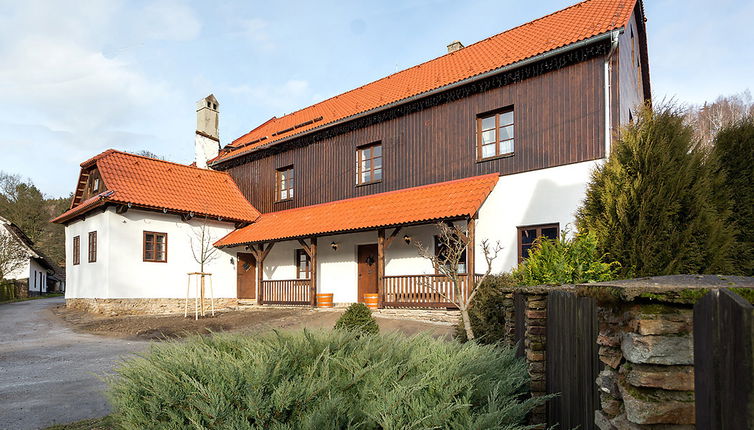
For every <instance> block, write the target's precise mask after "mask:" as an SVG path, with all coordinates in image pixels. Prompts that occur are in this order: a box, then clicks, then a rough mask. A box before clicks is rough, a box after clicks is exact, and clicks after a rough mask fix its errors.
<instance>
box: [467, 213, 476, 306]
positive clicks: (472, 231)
mask: <svg viewBox="0 0 754 430" xmlns="http://www.w3.org/2000/svg"><path fill="white" fill-rule="evenodd" d="M467 229H468V232H469V243H468V245H466V276H468V279H467V281H466V282H467V284H466V295H467V297H468V295H469V294H471V287H472V285H474V280H475V276H474V275H475V274H476V219H475V218H473V217H472V218H469V220H468V225H467Z"/></svg>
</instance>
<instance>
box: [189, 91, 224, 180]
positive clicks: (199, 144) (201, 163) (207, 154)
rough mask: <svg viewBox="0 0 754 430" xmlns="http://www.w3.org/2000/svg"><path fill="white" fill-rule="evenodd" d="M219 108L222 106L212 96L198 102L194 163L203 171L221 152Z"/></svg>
mask: <svg viewBox="0 0 754 430" xmlns="http://www.w3.org/2000/svg"><path fill="white" fill-rule="evenodd" d="M219 108H220V104H219V103H218V102H217V99H216V98H215V96H214V95H212V94H210V95H208V96H207V97H205V98H203V99H201V100H199V101H198V102H196V137H195V138H194V161H195V162H196V166H197V167H199V168H202V169H206V168H207V161H208V160H211V159H213V158H215V157H217V154H218V153H219V152H220V132H219V129H218V122H219V116H220V114H219V112H220V111H219Z"/></svg>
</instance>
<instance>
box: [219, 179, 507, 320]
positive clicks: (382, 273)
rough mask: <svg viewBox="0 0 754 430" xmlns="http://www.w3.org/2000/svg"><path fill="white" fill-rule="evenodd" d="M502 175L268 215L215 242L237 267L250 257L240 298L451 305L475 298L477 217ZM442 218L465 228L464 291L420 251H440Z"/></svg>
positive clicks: (289, 303)
mask: <svg viewBox="0 0 754 430" xmlns="http://www.w3.org/2000/svg"><path fill="white" fill-rule="evenodd" d="M497 180H498V176H497V175H495V174H493V175H484V176H479V177H475V178H467V179H462V180H457V181H450V182H446V183H440V184H432V185H426V186H421V187H416V188H409V189H404V190H400V191H393V192H386V193H381V194H374V195H368V196H363V197H357V198H353V199H347V200H341V201H336V202H331V203H325V204H320V205H314V206H306V207H301V208H296V209H289V210H283V211H280V212H273V213H268V214H263V215H262V216H261V217H260V218H259V219H258V220H257V221H256V222H255V223H253V224H251V225H249V226H247V227H244V228H242V229H239V230H236V231H234V232H232V233H230V234H229V235H227V236H226V237H224V238H223V239H221V240H219V241H218V242H217V243H216V244H215V245H216V246H218V247H222V248H225V249H226V252H229V253H231V254H232V253H233V251H236V255H237V256H238V261H239V263H240V262H241V261H242V255H248V256H251V257H249V258H246V259H244V260H243V261H244V266H243V267H244V268H245V270H246V273H245V274H244V273H241V269H240V268H239V296H238V297H239V298H244V299H249V298H251V295H252V294H254V299H255V300H256V303H257V304H258V305H286V306H312V307H314V306H317V301H316V297H317V294H318V293H320V294H333V302H335V303H336V304H348V303H353V302H364V301H365V300H364V297H365V294H376V295H377V297H378V305H379V307H380V308H413V309H422V308H423V309H443V308H445V309H448V308H451V309H452V308H455V307H456V305H455V304H454V303H453V302H454V301H457V298H458V297H457V295H462V296H465V295H468V294H469V291H468V290H469V285H470V284H471V281H473V278H472V276H473V275H470V274H473V273H475V270H474V269H475V266H476V264H475V262H476V261H477V260H479V259H478V258H477V254H478V253H477V249H478V248H479V244H478V243H477V242H476V240H475V230H476V224H477V217H478V213H479V209H480V207H481V206H482V204H483V203H484V202H485V200H486V198H487V196H488V195H489V193H490V192H491V191H492V189H493V188H494V186H495V184H496V183H497ZM437 222H445V223H451V224H453V225H455V226H456V227H457V228H459V229H461V230H465V231H468V236H469V239H470V241H469V244H468V246H467V249H466V255H465V263H464V264H463V267H462V268H461V269H460V270H459V271H460V272H461V273H468V274H464V275H462V276H460V279H461V281H460V285H459V291H455V288H454V286H453V282H452V281H451V280H450V279H448V278H446V277H445V276H443V275H439V274H436V273H435V270H434V267H433V266H432V263H431V262H430V261H429V260H428V259H426V258H424V257H422V256H421V255H420V254H419V251H418V249H417V247H416V245H417V244H418V243H420V244H421V245H422V247H423V248H424V249H429V250H430V252H432V249H434V252H437V251H438V249H439V248H438V245H437V244H436V235H437V234H438V233H439V232H438V230H437V227H436V223H437ZM483 260H484V259H483V258H482V259H481V260H480V262H483ZM239 266H240V264H239ZM254 275H255V276H254ZM251 276H254V279H253V280H251V279H249V278H250V277H251ZM242 278H245V279H246V280H247V285H246V286H245V287H244V288H243V289H242V288H241V287H240V283H241V279H242ZM251 284H253V286H252V285H251ZM242 290H243V291H245V292H248V294H247V295H245V296H244V297H242V296H241V295H240V292H241V291H242Z"/></svg>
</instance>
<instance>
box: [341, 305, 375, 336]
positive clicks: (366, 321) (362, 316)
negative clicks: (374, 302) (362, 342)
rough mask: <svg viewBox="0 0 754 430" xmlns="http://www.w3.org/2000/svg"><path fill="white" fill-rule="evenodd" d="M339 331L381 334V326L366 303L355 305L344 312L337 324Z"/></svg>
mask: <svg viewBox="0 0 754 430" xmlns="http://www.w3.org/2000/svg"><path fill="white" fill-rule="evenodd" d="M335 328H336V329H338V330H353V331H357V332H360V333H365V334H376V333H379V332H380V326H378V325H377V321H376V320H375V319H374V317H373V316H372V311H371V310H369V308H368V307H367V306H366V305H365V304H364V303H354V304H352V305H351V306H349V307H348V309H346V311H345V312H343V315H341V316H340V318H338V321H337V322H336V323H335Z"/></svg>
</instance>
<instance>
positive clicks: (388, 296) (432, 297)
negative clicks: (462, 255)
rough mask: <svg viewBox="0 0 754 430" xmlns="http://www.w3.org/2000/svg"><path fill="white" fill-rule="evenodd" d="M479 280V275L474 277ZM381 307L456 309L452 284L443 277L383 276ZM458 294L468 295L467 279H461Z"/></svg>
mask: <svg viewBox="0 0 754 430" xmlns="http://www.w3.org/2000/svg"><path fill="white" fill-rule="evenodd" d="M476 278H477V279H479V278H481V275H476ZM384 279H385V283H384V286H383V297H384V298H383V306H385V307H395V308H456V305H455V304H453V301H454V300H456V291H455V288H454V287H453V282H452V281H451V280H450V279H448V278H447V277H445V276H443V275H403V276H385V278H384ZM460 293H461V294H463V295H467V294H468V282H467V278H466V277H465V276H463V277H462V278H461V284H460Z"/></svg>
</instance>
